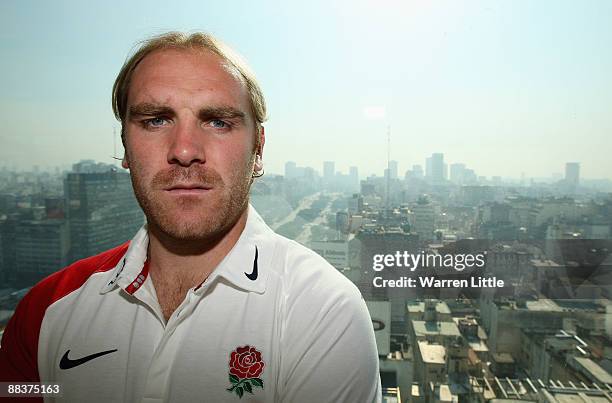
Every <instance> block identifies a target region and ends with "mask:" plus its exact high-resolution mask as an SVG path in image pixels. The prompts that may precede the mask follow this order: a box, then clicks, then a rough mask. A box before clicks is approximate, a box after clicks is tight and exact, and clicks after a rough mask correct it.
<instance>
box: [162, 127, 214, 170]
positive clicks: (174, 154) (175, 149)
mask: <svg viewBox="0 0 612 403" xmlns="http://www.w3.org/2000/svg"><path fill="white" fill-rule="evenodd" d="M203 140H204V133H202V130H201V128H200V127H199V125H198V123H197V122H178V123H177V124H176V126H175V127H174V130H173V132H172V141H171V144H170V147H169V149H168V163H169V164H179V165H181V166H185V167H188V166H190V165H191V164H195V163H204V162H205V161H206V155H205V150H204V144H203Z"/></svg>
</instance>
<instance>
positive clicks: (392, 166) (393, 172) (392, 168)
mask: <svg viewBox="0 0 612 403" xmlns="http://www.w3.org/2000/svg"><path fill="white" fill-rule="evenodd" d="M389 174H390V177H391V179H397V161H389Z"/></svg>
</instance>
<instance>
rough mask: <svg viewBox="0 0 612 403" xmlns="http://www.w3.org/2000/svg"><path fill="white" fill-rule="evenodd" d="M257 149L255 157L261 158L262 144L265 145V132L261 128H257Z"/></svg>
mask: <svg viewBox="0 0 612 403" xmlns="http://www.w3.org/2000/svg"><path fill="white" fill-rule="evenodd" d="M259 128H260V130H259V147H257V155H259V156H260V157H261V158H263V149H264V144H266V131H265V129H264V127H263V126H259Z"/></svg>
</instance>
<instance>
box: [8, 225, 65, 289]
mask: <svg viewBox="0 0 612 403" xmlns="http://www.w3.org/2000/svg"><path fill="white" fill-rule="evenodd" d="M69 251H70V232H69V226H68V222H66V220H64V219H60V218H42V219H34V220H21V221H20V222H19V225H18V226H17V227H16V232H15V263H16V265H15V269H14V270H15V279H14V280H15V284H17V285H18V286H19V287H27V286H31V285H32V284H34V283H37V282H38V281H40V280H42V279H43V278H44V277H46V276H48V275H50V274H51V273H54V272H56V271H58V270H60V269H61V268H63V267H65V266H67V265H68V264H69V263H70V261H69V257H70V256H69Z"/></svg>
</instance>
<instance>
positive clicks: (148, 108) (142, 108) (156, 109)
mask: <svg viewBox="0 0 612 403" xmlns="http://www.w3.org/2000/svg"><path fill="white" fill-rule="evenodd" d="M129 112H130V113H129V114H130V115H132V116H143V115H145V116H148V115H173V114H174V111H173V110H172V108H169V107H167V106H164V105H156V104H152V103H148V102H143V103H140V104H136V105H132V106H130V108H129Z"/></svg>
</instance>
